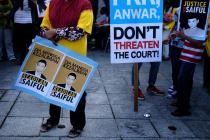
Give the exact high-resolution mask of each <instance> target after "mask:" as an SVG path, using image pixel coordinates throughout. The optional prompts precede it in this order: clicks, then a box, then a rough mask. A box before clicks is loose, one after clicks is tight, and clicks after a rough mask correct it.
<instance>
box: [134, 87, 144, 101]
mask: <svg viewBox="0 0 210 140" xmlns="http://www.w3.org/2000/svg"><path fill="white" fill-rule="evenodd" d="M133 94H134V89H133ZM138 99H139V100H145V97H144V93H143V92H142V91H141V89H140V88H138Z"/></svg>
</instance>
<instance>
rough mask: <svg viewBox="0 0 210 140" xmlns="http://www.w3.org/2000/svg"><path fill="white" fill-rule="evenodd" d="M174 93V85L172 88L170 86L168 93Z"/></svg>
mask: <svg viewBox="0 0 210 140" xmlns="http://www.w3.org/2000/svg"><path fill="white" fill-rule="evenodd" d="M173 91H174V86H173V85H172V86H170V87H169V88H168V93H171V92H173Z"/></svg>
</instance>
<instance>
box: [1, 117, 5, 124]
mask: <svg viewBox="0 0 210 140" xmlns="http://www.w3.org/2000/svg"><path fill="white" fill-rule="evenodd" d="M4 118H5V117H3V116H0V126H1V125H2V123H3V121H4Z"/></svg>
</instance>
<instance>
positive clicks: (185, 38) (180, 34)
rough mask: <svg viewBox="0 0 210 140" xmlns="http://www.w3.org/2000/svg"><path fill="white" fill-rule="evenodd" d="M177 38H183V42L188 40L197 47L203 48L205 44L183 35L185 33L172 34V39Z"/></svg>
mask: <svg viewBox="0 0 210 140" xmlns="http://www.w3.org/2000/svg"><path fill="white" fill-rule="evenodd" d="M175 37H180V38H182V39H183V40H187V41H189V42H190V43H192V44H194V45H195V46H203V44H204V41H200V40H195V39H192V38H191V37H189V36H187V35H185V34H184V33H183V31H177V32H175V33H172V34H171V38H172V39H173V38H175Z"/></svg>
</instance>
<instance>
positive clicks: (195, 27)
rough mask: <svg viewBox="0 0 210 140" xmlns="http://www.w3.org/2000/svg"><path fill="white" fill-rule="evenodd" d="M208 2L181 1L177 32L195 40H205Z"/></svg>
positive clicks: (201, 0)
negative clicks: (179, 31)
mask: <svg viewBox="0 0 210 140" xmlns="http://www.w3.org/2000/svg"><path fill="white" fill-rule="evenodd" d="M208 8H209V0H199V1H198V0H182V1H181V10H180V16H179V24H178V30H183V32H184V34H185V35H187V36H190V37H192V38H193V39H196V40H205V39H206V33H207V28H208Z"/></svg>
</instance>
